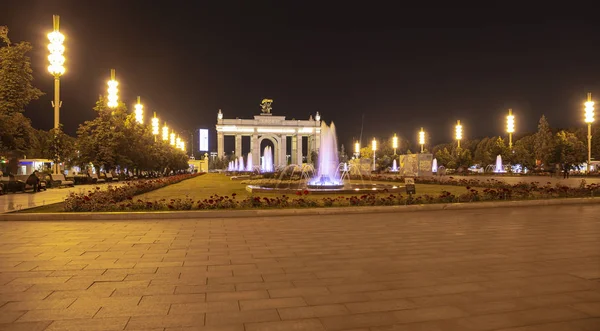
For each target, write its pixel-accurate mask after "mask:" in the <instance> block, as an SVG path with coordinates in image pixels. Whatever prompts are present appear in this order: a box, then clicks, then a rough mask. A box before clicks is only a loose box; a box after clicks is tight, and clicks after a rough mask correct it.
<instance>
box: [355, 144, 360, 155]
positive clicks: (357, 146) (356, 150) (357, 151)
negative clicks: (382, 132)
mask: <svg viewBox="0 0 600 331" xmlns="http://www.w3.org/2000/svg"><path fill="white" fill-rule="evenodd" d="M354 155H355V156H356V158H357V159H358V158H359V157H360V143H359V142H358V141H356V142H355V143H354Z"/></svg>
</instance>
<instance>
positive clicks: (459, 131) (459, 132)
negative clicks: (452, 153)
mask: <svg viewBox="0 0 600 331" xmlns="http://www.w3.org/2000/svg"><path fill="white" fill-rule="evenodd" d="M455 131H456V141H457V142H458V148H460V140H461V139H462V125H460V120H458V121H456V127H455Z"/></svg>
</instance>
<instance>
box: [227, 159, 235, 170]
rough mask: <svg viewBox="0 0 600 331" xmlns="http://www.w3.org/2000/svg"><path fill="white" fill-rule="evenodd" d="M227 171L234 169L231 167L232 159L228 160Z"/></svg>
mask: <svg viewBox="0 0 600 331" xmlns="http://www.w3.org/2000/svg"><path fill="white" fill-rule="evenodd" d="M227 171H235V169H234V168H233V161H229V165H228V166H227Z"/></svg>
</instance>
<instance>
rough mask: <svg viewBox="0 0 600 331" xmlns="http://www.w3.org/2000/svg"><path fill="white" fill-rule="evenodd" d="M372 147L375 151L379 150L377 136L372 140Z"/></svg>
mask: <svg viewBox="0 0 600 331" xmlns="http://www.w3.org/2000/svg"><path fill="white" fill-rule="evenodd" d="M371 148H372V149H373V151H376V150H377V140H376V139H375V138H373V141H372V142H371Z"/></svg>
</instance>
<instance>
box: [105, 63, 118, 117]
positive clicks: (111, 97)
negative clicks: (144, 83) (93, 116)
mask: <svg viewBox="0 0 600 331" xmlns="http://www.w3.org/2000/svg"><path fill="white" fill-rule="evenodd" d="M107 84H108V102H107V103H106V105H107V106H108V107H109V108H116V107H117V106H118V105H119V102H118V101H119V89H118V88H117V86H119V82H117V79H116V73H115V69H110V80H109V81H108V83H107Z"/></svg>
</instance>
